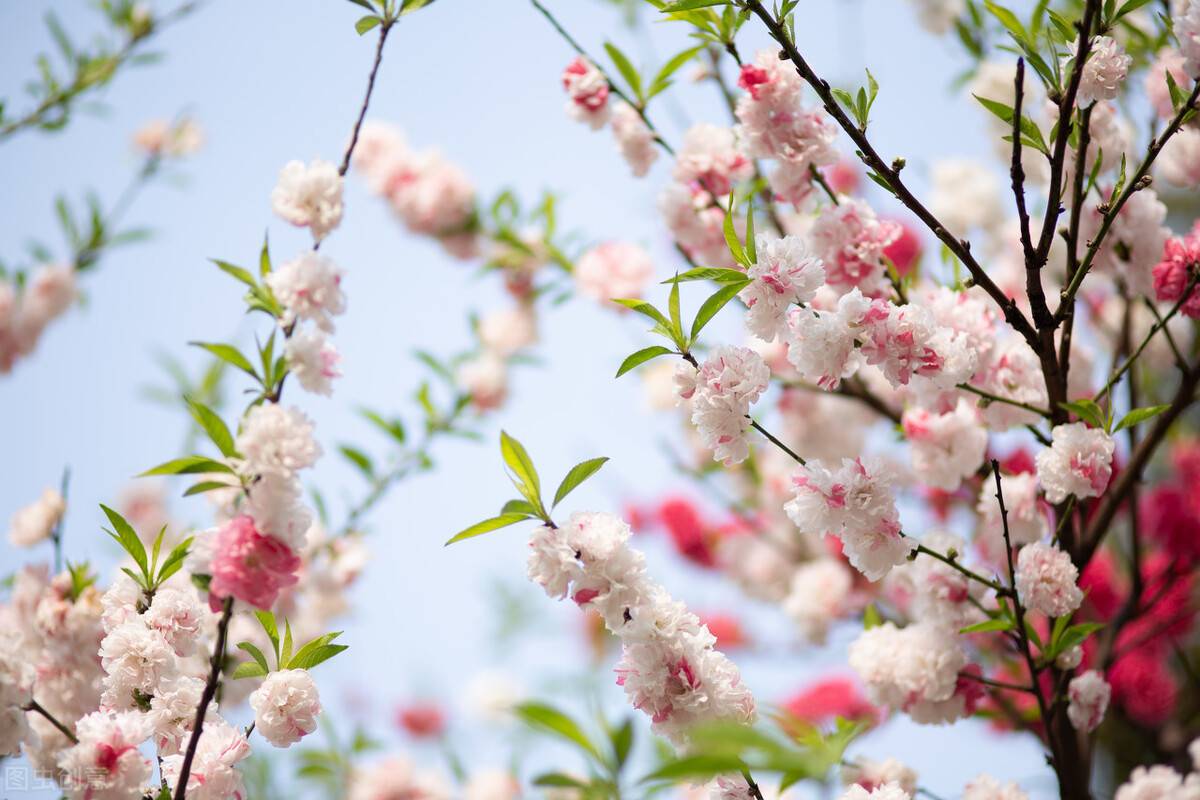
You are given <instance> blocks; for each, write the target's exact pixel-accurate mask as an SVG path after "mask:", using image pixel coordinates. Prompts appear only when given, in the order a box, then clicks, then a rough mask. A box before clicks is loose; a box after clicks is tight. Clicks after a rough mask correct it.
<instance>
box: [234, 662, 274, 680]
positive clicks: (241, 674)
mask: <svg viewBox="0 0 1200 800" xmlns="http://www.w3.org/2000/svg"><path fill="white" fill-rule="evenodd" d="M265 675H267V670H264V669H263V668H262V665H261V664H259V663H258V662H257V661H243V662H242V663H240V664H238V665H237V668H236V669H234V671H233V674H232V675H230V676H229V677H230V678H231V679H232V680H235V681H236V680H241V679H242V678H261V677H264V676H265Z"/></svg>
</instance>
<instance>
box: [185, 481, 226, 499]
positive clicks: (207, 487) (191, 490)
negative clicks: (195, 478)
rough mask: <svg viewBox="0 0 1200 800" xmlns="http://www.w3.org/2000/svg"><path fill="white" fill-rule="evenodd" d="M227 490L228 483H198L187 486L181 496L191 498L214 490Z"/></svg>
mask: <svg viewBox="0 0 1200 800" xmlns="http://www.w3.org/2000/svg"><path fill="white" fill-rule="evenodd" d="M228 488H229V484H228V483H221V482H220V481H200V482H199V483H194V484H192V485H191V486H189V487H188V489H187V491H186V492H184V493H183V496H184V497H191V496H192V495H194V494H204V493H205V492H211V491H213V490H215V489H228Z"/></svg>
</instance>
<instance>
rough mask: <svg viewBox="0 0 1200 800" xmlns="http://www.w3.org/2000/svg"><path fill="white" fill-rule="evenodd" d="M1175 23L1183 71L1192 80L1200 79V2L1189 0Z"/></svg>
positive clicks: (1181, 9) (1175, 18)
mask: <svg viewBox="0 0 1200 800" xmlns="http://www.w3.org/2000/svg"><path fill="white" fill-rule="evenodd" d="M1173 23H1174V24H1173V28H1174V30H1175V38H1176V39H1178V40H1179V54H1180V55H1181V56H1183V71H1184V72H1185V73H1186V74H1187V75H1188V76H1190V77H1191V78H1192V79H1200V2H1196V0H1187V4H1186V5H1184V6H1182V7H1181V8H1180V10H1179V13H1178V14H1177V15H1176V16H1175V17H1174V19H1173Z"/></svg>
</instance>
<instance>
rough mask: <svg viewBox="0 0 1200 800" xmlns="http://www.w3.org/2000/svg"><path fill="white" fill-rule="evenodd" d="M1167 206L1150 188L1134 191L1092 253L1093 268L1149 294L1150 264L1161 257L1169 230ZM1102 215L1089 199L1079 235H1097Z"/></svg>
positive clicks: (1153, 263) (1139, 291) (1101, 222)
mask: <svg viewBox="0 0 1200 800" xmlns="http://www.w3.org/2000/svg"><path fill="white" fill-rule="evenodd" d="M1166 218H1167V207H1166V205H1165V204H1164V203H1163V202H1162V201H1161V200H1159V199H1158V195H1157V194H1156V193H1155V192H1154V190H1153V189H1151V188H1145V189H1142V190H1140V191H1138V192H1135V193H1134V194H1133V195H1132V196H1131V197H1130V198H1129V200H1128V201H1126V203H1125V205H1124V206H1122V207H1121V211H1120V213H1119V214H1117V216H1116V218H1115V219H1114V220H1113V222H1112V225H1111V227H1110V228H1109V233H1108V236H1106V237H1105V239H1104V244H1103V245H1102V246H1101V247H1100V249H1099V251H1097V253H1096V268H1097V269H1099V270H1102V271H1104V272H1106V273H1108V274H1109V275H1111V276H1113V277H1120V278H1123V279H1124V280H1125V282H1126V283H1127V284H1128V285H1129V287H1130V289H1132V290H1133V291H1134V292H1137V293H1138V294H1147V295H1148V294H1150V290H1151V284H1152V274H1153V273H1152V271H1153V269H1154V265H1155V264H1157V263H1158V262H1159V260H1160V259H1161V258H1162V257H1163V245H1164V244H1165V243H1166V242H1167V239H1168V237H1169V236H1170V235H1171V231H1170V229H1169V228H1167V227H1166V225H1164V224H1163V222H1164V221H1165V220H1166ZM1103 220H1104V215H1103V214H1102V213H1101V211H1100V206H1099V205H1097V204H1096V203H1095V202H1089V203H1088V205H1087V206H1086V207H1085V208H1084V213H1083V216H1082V218H1081V222H1080V225H1081V227H1080V231H1081V235H1082V236H1086V237H1087V238H1089V239H1091V238H1093V237H1095V236H1097V235H1099V232H1100V227H1101V226H1102V225H1103Z"/></svg>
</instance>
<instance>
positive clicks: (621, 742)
mask: <svg viewBox="0 0 1200 800" xmlns="http://www.w3.org/2000/svg"><path fill="white" fill-rule="evenodd" d="M609 738H610V739H611V740H612V747H613V757H614V759H615V761H616V764H617V769H618V770H620V769H621V767H623V766H624V765H625V761H626V760H627V759H628V758H629V752H630V751H631V750H632V749H633V720H632V719H628V718H626V720H625V721H624V722H623V723H621V727H619V728H617V729H616V730H615V731H613V732H612V734H611V735H610V736H609Z"/></svg>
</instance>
